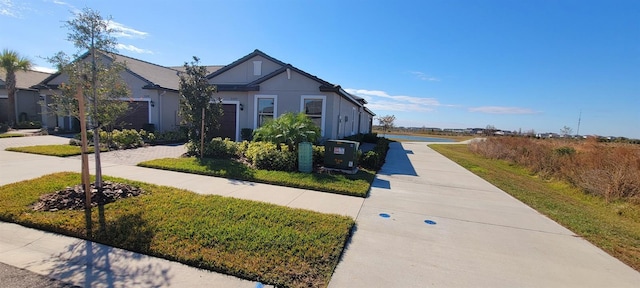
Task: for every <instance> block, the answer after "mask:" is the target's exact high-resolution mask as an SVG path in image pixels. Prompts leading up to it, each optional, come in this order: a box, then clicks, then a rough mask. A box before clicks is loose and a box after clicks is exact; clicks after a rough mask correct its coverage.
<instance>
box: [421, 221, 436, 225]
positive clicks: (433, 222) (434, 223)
mask: <svg viewBox="0 0 640 288" xmlns="http://www.w3.org/2000/svg"><path fill="white" fill-rule="evenodd" d="M424 223H427V224H429V225H436V221H433V220H424Z"/></svg>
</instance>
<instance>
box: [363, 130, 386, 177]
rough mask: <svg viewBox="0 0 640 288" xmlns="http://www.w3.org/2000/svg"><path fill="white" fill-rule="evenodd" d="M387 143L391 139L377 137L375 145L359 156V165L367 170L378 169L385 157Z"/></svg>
mask: <svg viewBox="0 0 640 288" xmlns="http://www.w3.org/2000/svg"><path fill="white" fill-rule="evenodd" d="M389 143H391V141H390V140H389V139H387V138H378V141H377V143H376V147H375V148H373V150H371V151H367V152H366V153H364V154H362V155H361V156H360V166H361V167H363V168H365V169H369V170H374V171H378V170H380V168H382V165H384V161H385V159H386V158H387V151H388V150H389Z"/></svg>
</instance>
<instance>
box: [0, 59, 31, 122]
mask: <svg viewBox="0 0 640 288" xmlns="http://www.w3.org/2000/svg"><path fill="white" fill-rule="evenodd" d="M31 66H33V63H32V62H31V60H29V59H27V58H26V57H20V55H19V54H18V52H16V51H12V50H9V49H4V50H2V54H0V69H1V70H4V72H5V73H6V77H5V87H6V89H7V94H8V95H7V97H8V100H9V103H7V104H8V105H7V121H8V122H9V126H13V124H14V123H15V121H16V110H15V109H16V71H18V70H22V71H27V70H28V69H31Z"/></svg>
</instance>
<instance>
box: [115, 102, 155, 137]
mask: <svg viewBox="0 0 640 288" xmlns="http://www.w3.org/2000/svg"><path fill="white" fill-rule="evenodd" d="M147 123H149V102H147V101H133V102H129V110H127V112H126V114H125V115H124V116H122V117H120V118H118V120H117V121H116V125H115V126H116V127H118V128H119V129H136V130H140V129H142V127H144V124H147Z"/></svg>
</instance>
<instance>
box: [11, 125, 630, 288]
mask: <svg viewBox="0 0 640 288" xmlns="http://www.w3.org/2000/svg"><path fill="white" fill-rule="evenodd" d="M40 137H47V138H49V137H55V136H40ZM40 137H24V138H10V139H11V140H10V141H5V140H7V139H0V148H1V149H4V147H3V145H4V146H5V147H6V146H7V145H11V146H26V145H41V144H24V143H27V142H28V143H35V142H39V141H41V142H46V141H53V142H55V141H60V142H61V143H66V142H65V141H68V140H65V141H63V140H62V139H57V137H55V138H49V139H46V138H41V139H28V138H40ZM9 142H14V143H10V144H9ZM18 142H19V143H18ZM144 149H148V150H144ZM180 149H181V148H180V147H159V146H156V147H148V148H143V150H141V149H136V150H128V151H118V152H117V154H115V153H114V154H108V153H103V155H104V156H103V172H104V174H105V175H110V176H118V177H124V178H128V179H133V180H140V181H145V182H151V183H157V184H162V185H169V186H175V187H180V188H185V189H189V190H192V191H195V192H198V193H206V194H219V195H226V196H232V197H238V198H244V199H253V200H260V201H267V202H270V203H276V204H279V205H285V206H289V207H296V208H305V209H311V210H315V211H320V212H325V213H337V214H342V215H349V216H352V217H354V218H356V222H357V230H356V232H355V233H354V236H353V238H352V240H351V242H350V243H349V244H348V246H347V249H346V251H345V254H344V255H343V259H342V260H341V262H340V264H339V265H338V267H337V269H336V271H335V273H334V275H333V278H332V280H331V282H330V284H329V286H330V287H425V286H435V287H441V286H444V287H452V286H453V287H514V286H516V287H636V286H637V283H640V273H638V272H636V271H635V270H633V269H631V268H629V267H628V266H626V265H624V264H623V263H621V262H619V261H618V260H616V259H615V258H613V257H611V256H609V255H608V254H606V253H605V252H603V251H602V250H600V249H598V248H596V247H595V246H593V245H591V244H590V243H588V242H587V241H585V240H583V239H581V238H579V237H575V235H574V234H573V233H572V232H571V231H568V230H566V229H565V228H563V227H562V226H560V225H558V224H557V223H555V222H553V221H551V220H549V219H548V218H546V217H545V216H543V215H540V214H539V213H537V212H536V211H535V210H533V209H531V208H529V207H528V206H526V205H524V204H522V203H521V202H519V201H517V200H515V199H514V198H512V197H511V196H509V195H507V194H506V193H504V192H503V191H501V190H499V189H497V188H496V187H494V186H492V185H491V184H489V183H487V182H486V181H484V180H482V179H480V178H478V177H477V176H475V175H474V174H472V173H470V172H468V171H467V170H465V169H464V168H462V167H460V166H458V165H456V164H455V163H453V162H451V161H450V160H448V159H446V158H444V157H443V156H441V155H440V154H438V153H436V152H434V151H433V150H431V149H430V148H428V147H427V146H426V144H425V143H393V144H392V146H391V149H390V151H389V155H388V156H387V163H386V164H385V166H384V167H383V169H382V170H381V171H380V173H379V175H378V177H377V179H376V180H375V182H374V185H373V186H374V187H373V188H372V191H371V196H370V197H369V198H367V199H366V200H363V199H361V198H356V197H348V196H341V195H333V194H327V193H319V192H314V191H307V190H301V189H292V188H283V187H277V186H271V185H264V184H255V183H250V182H244V181H233V180H227V179H222V178H214V177H207V176H198V175H188V174H183V173H175V172H169V171H159V170H153V169H146V168H140V167H135V166H131V164H133V163H131V162H134V161H138V162H139V161H143V160H148V159H154V158H163V157H175V156H171V155H179V154H181V153H180ZM182 149H183V148H182ZM110 153H111V152H110ZM176 153H179V154H176ZM134 158H136V159H135V160H134ZM139 159H143V160H139ZM136 163H137V162H136ZM79 167H80V162H79V160H78V159H73V158H57V157H47V156H40V155H29V154H22V153H13V152H6V151H0V185H4V184H7V183H11V182H16V181H21V180H25V179H31V178H34V177H38V176H40V175H44V174H48V173H53V172H57V171H78V170H79ZM380 215H385V216H387V215H388V217H387V218H384V217H381V216H380ZM427 222H428V223H427ZM429 223H431V224H429ZM0 262H4V263H7V264H9V265H12V266H16V267H20V268H24V269H27V270H29V271H33V272H36V273H39V274H42V275H47V276H49V277H53V278H56V279H62V280H64V281H67V282H71V283H74V284H75V285H80V286H87V284H88V285H91V286H92V287H93V286H97V287H100V286H110V287H113V286H127V287H129V286H136V287H160V286H163V287H168V286H187V287H194V286H202V285H203V283H206V285H207V286H212V287H256V283H254V282H250V281H244V280H240V279H237V278H234V277H230V276H226V275H221V274H217V273H213V272H209V271H203V270H199V269H196V268H192V267H188V266H185V265H182V264H179V263H175V262H170V261H166V260H162V259H158V258H154V257H149V256H145V255H140V254H136V253H131V252H128V251H124V250H120V249H115V248H112V247H108V246H104V245H99V244H96V243H92V242H89V241H84V240H79V239H76V238H71V237H65V236H60V235H56V234H53V233H48V232H42V231H37V230H33V229H28V228H24V227H21V226H19V225H15V224H9V223H2V222H0Z"/></svg>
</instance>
